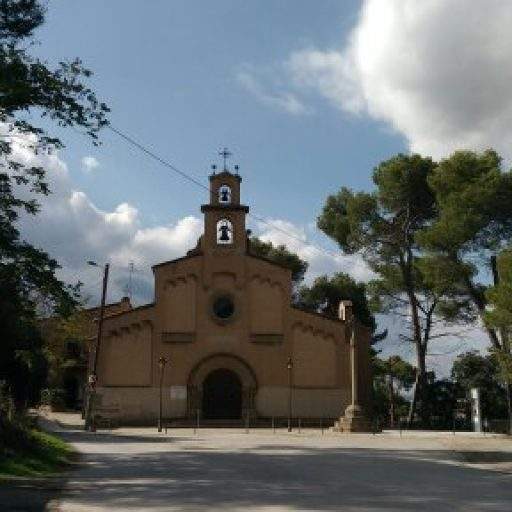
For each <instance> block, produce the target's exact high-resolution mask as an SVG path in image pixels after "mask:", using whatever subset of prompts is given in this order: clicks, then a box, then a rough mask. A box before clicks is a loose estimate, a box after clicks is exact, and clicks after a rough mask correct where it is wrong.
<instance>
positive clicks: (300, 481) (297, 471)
mask: <svg viewBox="0 0 512 512" xmlns="http://www.w3.org/2000/svg"><path fill="white" fill-rule="evenodd" d="M147 432H149V431H147ZM152 432H153V431H151V434H150V435H148V434H147V433H145V432H143V431H137V430H133V431H131V432H127V431H124V432H123V433H122V435H120V434H119V433H118V434H115V435H113V434H108V433H101V434H97V435H94V434H90V433H85V432H80V431H74V432H64V433H63V435H64V436H65V437H66V438H67V439H68V440H69V441H71V442H72V443H74V445H75V446H76V447H77V448H78V449H79V450H80V451H81V452H82V453H83V459H82V461H83V463H82V464H81V465H80V466H79V468H78V469H76V470H75V471H73V472H72V473H71V474H70V478H69V480H68V482H67V484H66V487H65V489H64V491H63V492H62V494H61V496H60V497H59V499H58V507H59V508H58V510H60V511H61V512H81V511H94V512H98V511H109V512H117V511H149V510H151V511H171V512H173V511H190V512H192V511H194V512H200V511H204V510H208V511H212V512H214V511H220V510H222V511H244V512H252V511H265V512H278V511H313V510H314V511H358V512H367V511H377V510H384V511H423V510H425V511H427V510H428V511H430V512H431V511H434V512H442V511H450V512H452V511H458V510H460V511H465V512H470V511H479V512H480V511H503V512H510V511H512V475H510V474H503V473H499V472H492V471H487V470H480V469H473V468H469V467H465V466H463V465H461V463H460V454H454V452H452V451H451V450H446V449H439V446H442V443H441V444H440V443H439V442H435V443H432V442H429V441H428V440H416V441H413V442H408V441H402V440H396V439H395V440H389V439H388V440H386V439H385V438H377V439H375V438H373V439H372V438H371V436H369V437H368V438H364V437H360V438H357V439H356V442H352V441H351V440H350V439H349V438H347V437H346V436H345V437H337V436H336V435H334V434H331V435H325V436H321V435H320V434H319V433H318V432H317V433H314V434H310V435H308V434H304V433H303V434H302V435H296V434H292V435H290V434H286V433H284V432H283V433H277V434H272V433H258V432H256V433H250V434H245V433H244V432H243V431H226V430H224V431H211V430H210V431H199V433H198V434H197V435H194V434H193V431H191V430H190V431H187V430H180V431H176V432H175V435H172V434H171V432H169V434H168V435H167V436H164V435H161V436H160V437H158V436H155V435H154V434H153V433H152ZM397 443H399V445H398V444H397ZM386 444H389V448H387V447H386ZM354 445H356V446H354ZM365 445H368V446H367V447H365ZM397 446H400V448H399V449H396V447H397ZM413 448H414V449H413ZM56 505H57V503H55V502H52V504H51V506H52V507H56Z"/></svg>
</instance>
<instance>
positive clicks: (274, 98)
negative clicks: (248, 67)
mask: <svg viewBox="0 0 512 512" xmlns="http://www.w3.org/2000/svg"><path fill="white" fill-rule="evenodd" d="M236 79H237V81H238V83H239V84H240V85H241V86H242V87H244V89H246V90H247V91H248V92H250V93H251V94H252V95H253V96H255V97H256V98H257V99H258V100H259V101H260V102H261V103H263V104H265V105H267V106H269V107H273V108H276V109H278V110H283V111H285V112H287V113H288V114H293V115H304V114H308V113H309V112H310V109H308V108H307V107H306V106H305V105H304V104H303V103H302V102H301V101H300V100H299V99H298V98H297V96H296V95H295V94H293V93H292V92H289V91H282V90H281V91H277V92H270V91H267V90H265V88H264V87H263V86H262V85H261V84H260V83H259V81H258V80H257V79H256V77H255V76H254V74H253V73H251V72H249V71H240V72H239V73H238V74H237V75H236Z"/></svg>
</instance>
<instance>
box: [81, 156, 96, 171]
mask: <svg viewBox="0 0 512 512" xmlns="http://www.w3.org/2000/svg"><path fill="white" fill-rule="evenodd" d="M99 166H100V163H99V162H98V160H97V159H96V158H94V157H93V156H84V157H83V158H82V169H83V170H84V172H92V171H94V170H95V169H97V168H98V167H99Z"/></svg>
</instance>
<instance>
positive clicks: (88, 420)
mask: <svg viewBox="0 0 512 512" xmlns="http://www.w3.org/2000/svg"><path fill="white" fill-rule="evenodd" d="M87 263H88V264H89V265H91V266H93V267H98V266H99V265H98V264H97V263H95V262H94V261H88V262H87ZM109 268H110V265H109V264H108V263H106V264H105V267H104V268H103V287H102V291H101V304H100V315H99V318H98V332H97V336H96V343H95V346H94V355H93V358H92V368H90V372H89V382H88V384H89V396H88V399H87V412H86V415H85V430H89V429H91V430H94V423H93V421H92V420H93V402H94V398H95V396H96V383H97V382H98V373H97V369H98V357H99V353H100V344H101V336H102V331H103V317H104V314H105V302H106V299H107V284H108V271H109ZM89 362H90V359H89Z"/></svg>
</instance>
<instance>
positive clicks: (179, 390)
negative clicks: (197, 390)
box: [171, 386, 187, 400]
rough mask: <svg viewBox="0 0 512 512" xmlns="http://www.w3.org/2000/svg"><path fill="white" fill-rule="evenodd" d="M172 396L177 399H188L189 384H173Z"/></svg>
mask: <svg viewBox="0 0 512 512" xmlns="http://www.w3.org/2000/svg"><path fill="white" fill-rule="evenodd" d="M171 398H174V399H175V400H186V399H187V386H171Z"/></svg>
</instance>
